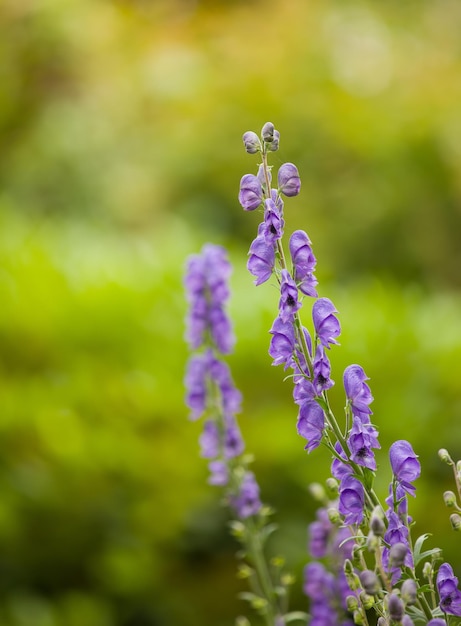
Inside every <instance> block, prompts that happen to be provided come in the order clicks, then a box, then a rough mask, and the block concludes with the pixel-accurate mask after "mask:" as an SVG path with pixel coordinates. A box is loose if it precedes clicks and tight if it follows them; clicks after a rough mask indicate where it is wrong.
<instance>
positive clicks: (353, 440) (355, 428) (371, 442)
mask: <svg viewBox="0 0 461 626" xmlns="http://www.w3.org/2000/svg"><path fill="white" fill-rule="evenodd" d="M347 444H348V446H349V449H350V451H351V460H352V461H354V463H357V465H361V466H362V467H368V469H371V470H376V459H375V455H374V453H373V450H372V448H380V447H381V446H380V445H379V442H378V433H377V431H376V429H375V428H374V426H372V425H371V424H364V423H363V422H362V420H361V419H360V417H354V423H353V424H352V428H351V430H350V434H349V439H348V440H347Z"/></svg>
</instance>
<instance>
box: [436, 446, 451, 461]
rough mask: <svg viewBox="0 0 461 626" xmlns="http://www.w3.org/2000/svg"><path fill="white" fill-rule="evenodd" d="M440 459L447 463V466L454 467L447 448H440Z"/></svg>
mask: <svg viewBox="0 0 461 626" xmlns="http://www.w3.org/2000/svg"><path fill="white" fill-rule="evenodd" d="M439 459H440V460H441V461H443V462H444V463H446V464H447V465H453V460H452V458H451V456H450V455H449V453H448V450H446V449H445V448H440V450H439Z"/></svg>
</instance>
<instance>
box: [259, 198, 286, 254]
mask: <svg viewBox="0 0 461 626" xmlns="http://www.w3.org/2000/svg"><path fill="white" fill-rule="evenodd" d="M264 207H265V208H264V230H263V232H264V239H265V241H266V243H267V244H272V245H273V244H274V243H275V242H276V241H277V239H280V238H281V237H282V235H283V226H284V220H283V218H282V217H281V215H280V214H279V212H278V209H277V207H276V205H275V202H274V201H273V200H272V199H270V198H267V200H265V201H264Z"/></svg>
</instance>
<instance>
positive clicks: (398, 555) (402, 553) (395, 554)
mask: <svg viewBox="0 0 461 626" xmlns="http://www.w3.org/2000/svg"><path fill="white" fill-rule="evenodd" d="M407 552H408V546H407V545H406V544H404V543H402V542H401V541H399V542H398V543H394V545H393V546H391V549H390V550H389V560H390V562H391V564H392V565H393V566H394V567H402V566H403V565H404V562H405V557H406V555H407Z"/></svg>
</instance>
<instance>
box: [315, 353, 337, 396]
mask: <svg viewBox="0 0 461 626" xmlns="http://www.w3.org/2000/svg"><path fill="white" fill-rule="evenodd" d="M313 368H314V380H313V384H314V388H315V391H316V392H317V395H320V394H321V393H322V391H326V390H327V389H330V388H331V387H333V385H334V384H335V383H334V381H332V380H331V378H330V373H331V366H330V361H329V359H328V357H327V355H326V354H325V350H324V348H323V346H322V345H320V344H319V345H318V346H317V350H316V351H315V358H314V365H313Z"/></svg>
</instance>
